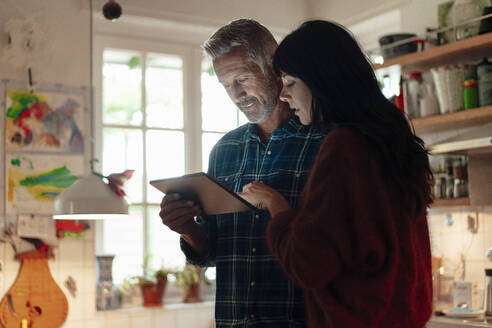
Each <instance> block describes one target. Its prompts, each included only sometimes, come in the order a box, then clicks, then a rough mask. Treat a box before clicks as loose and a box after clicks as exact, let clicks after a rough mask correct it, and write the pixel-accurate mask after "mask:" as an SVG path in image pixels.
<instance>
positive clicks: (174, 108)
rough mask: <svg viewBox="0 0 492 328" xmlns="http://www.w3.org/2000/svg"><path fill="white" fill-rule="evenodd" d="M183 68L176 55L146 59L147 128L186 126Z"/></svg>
mask: <svg viewBox="0 0 492 328" xmlns="http://www.w3.org/2000/svg"><path fill="white" fill-rule="evenodd" d="M182 66H183V64H182V60H181V58H179V57H176V56H166V55H158V54H149V55H148V56H147V69H146V75H145V83H146V96H147V108H146V110H147V126H150V127H161V128H171V129H181V128H182V127H183V67H182Z"/></svg>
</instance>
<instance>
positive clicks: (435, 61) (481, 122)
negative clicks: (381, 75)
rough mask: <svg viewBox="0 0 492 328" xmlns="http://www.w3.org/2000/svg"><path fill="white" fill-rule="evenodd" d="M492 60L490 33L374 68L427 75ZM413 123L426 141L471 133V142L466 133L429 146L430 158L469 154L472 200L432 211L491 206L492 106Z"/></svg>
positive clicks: (441, 203)
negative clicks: (452, 66) (455, 132)
mask: <svg viewBox="0 0 492 328" xmlns="http://www.w3.org/2000/svg"><path fill="white" fill-rule="evenodd" d="M491 56H492V33H487V34H483V35H478V36H475V37H471V38H468V39H465V40H461V41H456V42H453V43H449V44H446V45H442V46H438V47H434V48H431V49H428V50H424V51H421V52H415V53H410V54H406V55H403V56H399V57H395V58H391V59H389V60H387V61H385V62H384V63H383V64H375V65H374V69H375V70H385V69H387V68H389V67H391V66H396V65H398V66H400V68H401V71H402V73H403V72H411V71H421V72H425V71H428V70H430V69H431V68H433V67H437V66H443V65H449V64H468V63H473V64H476V63H478V62H479V61H480V60H481V59H482V58H484V57H491ZM411 123H412V125H413V126H414V128H415V132H416V134H417V135H418V136H420V137H421V138H423V139H424V140H426V136H428V135H431V134H436V133H441V132H446V131H452V130H456V129H464V128H467V132H466V133H470V136H469V138H467V137H466V133H464V134H463V135H460V136H459V138H457V140H452V139H451V140H447V141H446V142H442V143H439V144H434V145H430V146H429V151H430V153H431V154H466V155H467V156H468V188H469V197H466V198H455V199H436V200H435V202H434V204H433V209H436V208H443V209H447V208H452V207H460V208H463V207H465V208H466V207H490V206H492V106H486V107H479V108H474V109H468V110H464V111H458V112H454V113H447V114H442V115H435V116H428V117H423V118H417V119H414V120H412V122H411ZM487 124H488V125H487ZM470 128H472V129H470ZM480 128H482V130H480ZM470 131H471V132H470ZM477 131H478V132H477Z"/></svg>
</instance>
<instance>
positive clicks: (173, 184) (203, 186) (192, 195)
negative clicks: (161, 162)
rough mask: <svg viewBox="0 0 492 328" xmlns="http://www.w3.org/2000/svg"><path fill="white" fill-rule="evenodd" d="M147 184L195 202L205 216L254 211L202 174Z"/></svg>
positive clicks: (238, 197) (248, 204) (247, 204)
mask: <svg viewBox="0 0 492 328" xmlns="http://www.w3.org/2000/svg"><path fill="white" fill-rule="evenodd" d="M149 183H150V184H151V185H152V186H154V187H155V188H157V189H159V190H160V191H162V192H163V193H165V194H169V193H179V194H181V197H182V198H183V199H190V200H193V201H195V202H197V203H198V204H199V205H200V206H201V207H202V209H203V212H204V214H207V215H210V214H225V213H234V212H246V211H251V210H253V209H255V207H254V206H253V205H251V204H250V203H248V202H247V201H245V200H244V199H242V198H241V197H240V196H239V195H238V194H236V193H235V192H232V191H230V190H229V189H227V187H225V186H223V185H222V184H220V182H218V181H217V180H215V179H214V178H213V177H211V176H209V175H208V174H206V173H203V172H200V173H193V174H187V175H183V176H180V177H175V178H167V179H159V180H152V181H150V182H149Z"/></svg>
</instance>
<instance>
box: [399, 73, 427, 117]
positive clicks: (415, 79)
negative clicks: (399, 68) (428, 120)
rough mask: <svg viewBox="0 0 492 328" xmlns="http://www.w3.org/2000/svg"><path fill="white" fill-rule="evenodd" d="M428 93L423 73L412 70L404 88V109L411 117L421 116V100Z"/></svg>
mask: <svg viewBox="0 0 492 328" xmlns="http://www.w3.org/2000/svg"><path fill="white" fill-rule="evenodd" d="M425 95H426V90H425V86H424V83H423V81H422V73H420V72H411V73H410V74H409V76H408V79H407V80H405V88H404V89H403V101H404V106H403V107H404V109H405V112H406V113H407V115H408V116H409V117H410V118H418V117H420V107H419V105H420V100H421V99H422V98H423V97H424V96H425Z"/></svg>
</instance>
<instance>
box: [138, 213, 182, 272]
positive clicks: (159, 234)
mask: <svg viewBox="0 0 492 328" xmlns="http://www.w3.org/2000/svg"><path fill="white" fill-rule="evenodd" d="M159 211H160V207H159V206H149V207H148V210H147V213H148V216H147V218H148V221H147V222H148V225H147V226H148V236H149V237H148V245H149V254H150V259H151V260H150V261H151V268H152V269H154V270H157V269H159V268H160V267H161V266H164V267H165V268H168V269H182V268H183V267H184V264H185V256H184V254H183V252H182V251H181V249H180V246H179V234H177V233H176V232H174V231H172V230H170V229H169V228H168V227H166V226H165V225H164V224H162V221H161V218H160V217H159Z"/></svg>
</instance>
